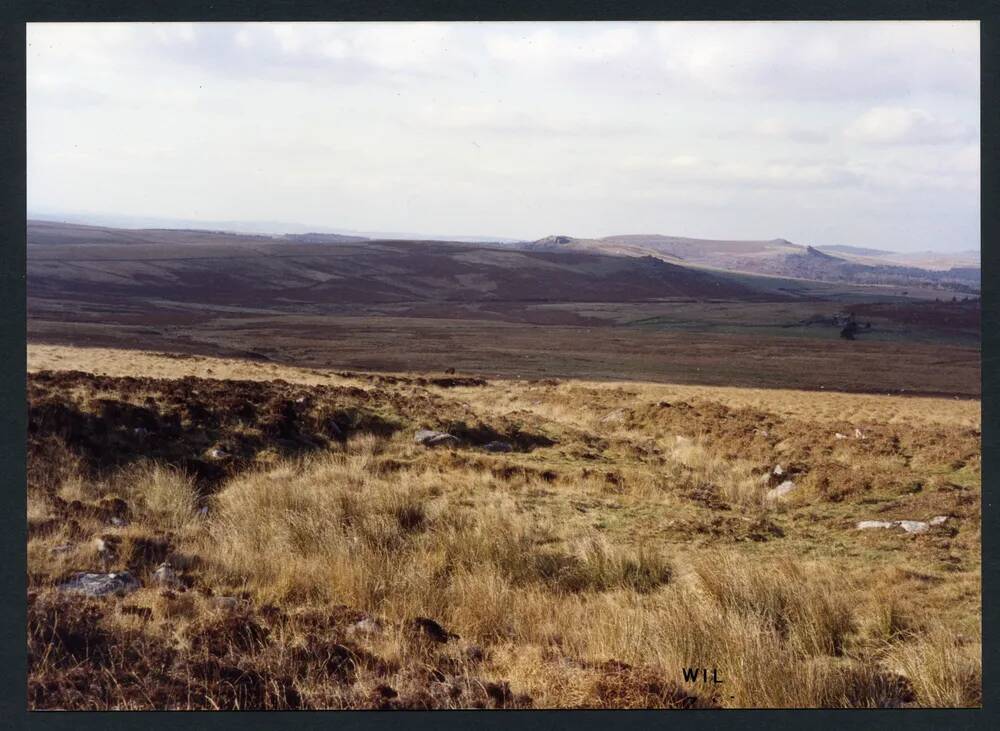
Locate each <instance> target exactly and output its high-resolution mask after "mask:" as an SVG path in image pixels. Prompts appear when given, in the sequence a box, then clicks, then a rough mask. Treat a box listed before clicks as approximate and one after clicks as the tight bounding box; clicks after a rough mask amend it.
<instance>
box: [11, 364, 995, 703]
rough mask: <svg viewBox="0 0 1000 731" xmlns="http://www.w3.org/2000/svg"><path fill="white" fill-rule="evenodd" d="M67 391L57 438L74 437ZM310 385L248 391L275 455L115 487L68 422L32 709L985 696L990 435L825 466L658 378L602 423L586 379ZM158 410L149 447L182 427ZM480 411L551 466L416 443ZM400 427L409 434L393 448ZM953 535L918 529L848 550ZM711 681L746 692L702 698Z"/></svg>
mask: <svg viewBox="0 0 1000 731" xmlns="http://www.w3.org/2000/svg"><path fill="white" fill-rule="evenodd" d="M74 378H76V379H77V380H76V381H74V384H75V385H74V388H80V383H83V382H84V381H81V380H80V377H79V376H75V377H74ZM48 383H49V386H48V387H47V391H46V396H45V398H46V403H48V404H49V406H47V407H46V408H47V409H48V411H47V412H46V413H48V414H65V413H70V412H69V411H67V410H65V409H64V410H62V411H60V409H59V407H58V404H59V400H58V398H59V396H58V393H57V390H58V388H57V386H58V379H53V378H50V379H49V381H48ZM115 383H116V382H115V381H114V380H113V379H107V378H105V379H103V380H102V381H101V382H100V388H101V389H102V390H101V395H102V399H101V400H100V409H102V410H103V411H102V412H101V413H132V412H129V411H128V409H124V407H119V406H115V405H114V404H113V403H109V401H113V399H112V398H111V396H113V395H114V394H113V393H109V392H108V389H109V388H111V387H113V386H114V385H115ZM136 383H137V382H134V381H133V382H129V383H128V384H127V385H128V387H129V388H132V389H136V388H139V386H141V383H140V384H139V386H137V385H136ZM53 384H55V385H53ZM193 385H194V384H193V383H191V382H186V383H185V384H184V385H183V389H191V388H192V387H193ZM217 385H218V384H214V385H213V387H217ZM362 385H364V384H362ZM297 387H298V386H297ZM157 388H161V389H169V388H172V387H171V386H169V384H166V385H165V384H162V383H161V384H159V385H158V386H157ZM178 388H180V387H178ZM288 388H289V386H288V384H287V383H286V384H279V385H278V386H277V387H276V390H275V391H274V392H272V391H271V390H269V389H270V387H269V386H267V384H264V385H261V386H259V387H258V388H257V390H256V391H254V393H255V394H256V396H257V397H258V398H259V399H260V400H261V403H265V404H268V405H269V408H270V409H271V411H269V412H268V414H269V415H268V416H267V419H272V417H273V419H274V420H275V421H274V423H273V424H272V423H271V421H268V422H267V423H266V424H264V425H263V426H259V425H252V424H251V425H246V427H245V428H247V429H249V430H250V431H252V432H253V434H255V435H258V436H259V438H260V439H264V438H265V436H266V435H267V434H271V433H272V432H273V434H274V435H275V436H273V437H267V438H272V439H273V440H274V443H275V445H276V446H275V447H274V448H273V449H272V448H271V447H270V446H267V450H265V451H268V458H267V459H253V458H252V455H251V454H250V452H247V453H246V454H244V455H236V454H235V450H234V452H233V456H231V457H229V458H228V459H229V461H226V459H223V458H220V459H218V460H217V462H219V463H220V464H216V463H214V462H212V463H206V462H205V460H206V457H205V456H204V453H203V452H204V449H205V447H204V446H203V444H202V442H199V441H198V440H199V439H200V437H199V432H198V429H200V428H201V427H200V425H199V424H200V422H199V421H198V419H199V418H204V414H203V413H202V412H199V411H197V410H191V413H187V412H184V414H185V416H184V418H183V419H181V420H180V421H171V422H170V428H171V429H174V430H176V429H180V430H181V432H182V433H183V434H182V436H183V439H182V441H183V440H187V441H188V442H190V443H191V444H192V445H197V447H198V452H197V453H196V454H193V455H191V456H190V457H189V458H188V457H184V455H181V457H184V459H187V460H188V461H184V459H181V460H179V461H170V460H164V459H150V458H145V457H142V455H141V454H137V455H132V454H131V453H130V454H129V455H128V456H129V458H128V459H127V460H119V461H122V463H121V464H118V463H117V462H115V461H114V460H117V459H119V457H121V455H119V456H117V457H115V456H114V455H113V454H112V452H111V450H106V451H95V446H96V447H98V448H101V447H102V443H101V442H100V439H101V434H102V433H103V432H99V431H95V432H93V433H91V432H87V431H86V429H89V428H90V426H89V425H92V424H100V423H101V422H100V419H101V418H104V417H101V416H100V415H99V414H98V415H97V416H95V415H94V414H89V412H87V413H84V412H85V408H86V406H85V405H86V404H87V403H90V402H89V401H87V399H85V398H84V399H79V398H78V396H79V394H78V393H77V392H74V394H76V395H74V396H73V398H78V400H77V402H76V403H77V404H78V406H79V408H78V409H77V410H78V411H80V413H81V414H83V415H82V416H81V417H80V418H79V419H76V417H73V419H76V420H68V421H67V420H64V421H63V422H59V423H61V424H63V425H64V427H65V429H66V430H68V431H66V432H65V433H64V434H63V436H58V435H56V436H53V435H51V434H45V433H43V431H44V430H43V431H42V432H36V433H33V434H32V435H31V438H32V440H33V441H32V444H33V447H32V451H31V455H32V456H31V459H32V461H33V463H34V464H33V465H32V469H31V470H30V480H29V513H28V524H29V541H28V557H29V583H30V597H29V628H28V649H29V660H30V668H31V671H30V681H29V701H30V703H31V705H32V707H34V708H75V709H83V708H90V709H106V708H131V709H139V708H241V709H294V708H468V707H474V708H526V707H536V708H549V707H594V708H608V707H613V708H628V707H663V708H706V707H726V708H730V707H900V706H907V707H909V706H949V707H951V706H968V705H978V704H980V703H981V682H982V681H981V657H980V655H981V644H980V643H981V640H980V634H979V622H978V611H979V583H978V578H979V564H978V558H977V556H978V548H979V541H980V532H979V530H978V519H979V506H978V495H979V492H978V489H979V488H978V481H979V476H978V472H977V469H978V462H977V461H975V460H970V459H967V450H968V444H967V441H968V440H967V439H966V437H965V436H962V435H959V436H957V437H954V436H953V438H952V441H950V442H948V440H947V437H946V436H944V435H942V438H941V439H940V440H937V441H935V440H932V439H929V438H926V435H923V434H915V433H914V432H912V431H907V430H906V429H905V428H903V427H900V426H898V425H896V424H895V422H892V423H889V422H886V423H884V424H874V423H873V421H872V412H869V411H865V412H864V413H863V416H864V418H865V419H866V421H865V422H864V424H865V429H866V432H865V436H866V439H861V438H860V437H858V438H854V439H853V441H852V440H845V439H836V438H835V437H834V436H833V434H830V435H828V436H827V437H824V438H826V439H827V441H828V444H827V446H826V447H825V448H824V450H817V449H815V448H814V447H813V446H811V442H810V440H815V439H816V438H818V437H817V432H816V431H815V430H814V431H813V432H810V433H808V434H806V436H805V437H803V438H802V439H801V440H799V439H798V437H797V436H796V435H795V433H794V429H793V428H792V427H791V426H788V424H787V423H786V421H785V419H786V418H791V417H790V416H788V413H785V412H783V413H777V412H775V413H769V412H768V413H765V412H762V411H761V410H760V409H759V408H756V407H754V408H751V407H750V406H749V405H744V406H740V408H738V409H730V408H729V407H728V406H725V404H722V403H721V401H720V403H719V404H718V405H716V406H711V405H709V406H705V405H703V404H701V403H700V402H699V403H697V404H695V405H693V406H690V405H679V404H677V403H670V405H669V406H664V405H663V403H662V402H663V401H664V399H662V398H661V399H659V400H652V399H650V397H649V396H650V394H649V393H648V387H646V386H639V385H635V386H634V387H630V388H628V389H625V388H623V387H618V388H617V389H616V390H612V389H609V390H608V394H607V397H608V399H609V400H607V401H604V400H602V399H604V398H605V394H604V392H603V390H604V389H603V387H601V388H598V387H587V388H584V387H583V386H572V387H567V386H564V385H560V384H555V385H550V384H542V385H530V384H528V385H519V386H517V387H511V388H509V389H490V388H487V387H484V386H476V387H472V386H469V387H456V388H454V389H453V394H452V395H450V396H448V397H447V398H445V397H444V396H441V395H440V393H438V392H436V391H431V390H428V388H425V387H424V386H420V385H413V384H412V383H411V382H409V381H400V382H399V383H397V384H395V385H392V388H391V389H390V388H389V387H387V386H384V385H380V386H379V388H381V389H388V390H383V391H378V392H374V391H371V392H369V391H364V389H363V388H362V387H361V386H359V385H357V384H352V383H350V382H347V381H346V380H345V379H340V382H338V388H340V389H341V391H337V392H332V391H324V392H322V394H323V395H319V392H317V393H316V394H313V393H311V392H306V393H303V394H301V395H300V394H298V392H290V391H288ZM303 388H304V386H303ZM184 392H185V393H186V391H184ZM331 394H332V395H331ZM338 394H346V395H345V396H344V397H345V398H350V399H352V400H353V401H352V403H353V402H355V401H356V402H358V403H362V404H363V410H361V411H358V412H357V413H363V414H378V415H379V417H378V419H374V418H370V419H369V420H368V421H358V422H357V423H354V422H350V423H348V421H343V420H342V426H338V427H337V428H338V430H339V431H338V434H337V436H336V438H330V439H329V440H327V441H324V442H320V441H318V440H315V439H314V438H313V436H311V435H312V434H318V433H320V432H319V431H318V430H320V429H321V428H322V427H324V424H326V422H322V421H317V420H316V419H318V417H316V418H314V416H313V415H315V414H337V413H341V411H342V410H341V409H339V406H338V403H337V402H336V398H340V396H338ZM373 394H374V395H373ZM119 395H120V396H121V397H122V398H126V397H128V398H132V400H133V401H139V402H141V403H145V401H144V400H143V398H140V397H139V396H141V393H140V394H139V396H136V395H135V394H134V393H132V394H131V395H129V394H126V393H122V394H119ZM67 398H69V397H68V396H67ZM300 398H304V400H303V401H301V402H300V401H299V400H298V399H300ZM720 398H722V397H721V396H720ZM726 398H735V397H730V396H727V397H726ZM747 398H749V397H747ZM817 398H818V399H822V398H824V397H823V396H821V395H820V396H817ZM310 399H313V400H310ZM324 399H333V401H331V402H329V403H327V402H326V401H324ZM448 399H450V400H448ZM94 402H95V403H97V401H96V400H95V401H94ZM536 402H537V403H536ZM865 403H867V402H865ZM532 404H535V405H533V406H532ZM594 404H597V405H596V406H595V405H594ZM824 404H825V402H824ZM522 405H528V406H531V408H530V409H529V408H525V409H524V410H523V424H522V425H521V426H523V429H521V430H518V429H519V426H518V423H517V419H518V418H521V417H515V416H512V415H511V414H515V413H521V412H517V411H515V409H516V408H519V407H520V406H522ZM238 406H239V405H238V404H236V405H235V406H234V408H236V407H238ZM612 406H614V409H612ZM786 406H787V409H788V410H791V409H792V405H791V404H787V405H786ZM143 408H148V409H149V410H150V416H149V418H148V421H147V422H145V423H147V424H148V427H144V428H147V430H148V431H149V432H150V434H148V435H146V436H144V437H143V438H144V439H146V440H149V441H155V440H156V439H157V438H158V437H157V436H156V431H155V429H156V425H157V424H158V423H160V422H158V421H157V419H160V417H159V416H157V414H156V413H154V412H155V409H154V408H153V407H152V406H144V407H143ZM171 408H172V409H175V412H176V413H180V411H179V409H181V407H180V406H178V404H177V403H175V404H173V405H172V406H171ZM296 408H301V409H303V411H302V414H305V415H307V416H308V417H309V418H308V419H306V418H305V417H304V416H301V415H300V416H296V417H295V419H293V418H292V416H288V415H294V414H296V413H298V412H296V411H295V409H296ZM359 408H360V407H359ZM824 408H825V407H824ZM907 408H908V407H907ZM421 409H424V410H426V409H431V410H432V413H431V414H430V415H423V416H421V417H420V419H416V418H415V417H414V414H422V413H423V412H421ZM81 410H82V411H81ZM435 410H436V411H435ZM438 412H440V413H438ZM73 413H76V412H73ZM95 413H96V412H95ZM144 413H145V412H144ZM352 413H353V412H352ZM609 413H610V414H612V415H613V416H614V419H613V420H610V421H602V420H603V419H606V417H607V415H608V414H609ZM88 414H89V415H88ZM456 414H463V415H464V416H463V417H462V418H463V423H475V424H483V425H484V426H482V427H477V429H481V430H482V431H483V433H484V434H487V433H488V434H489V436H490V438H491V439H493V438H494V436H495V435H496V434H514V433H517V434H536V435H537V434H545V435H548V436H546V440H547V441H545V442H543V441H541V440H535V441H533V442H532V443H530V444H528V443H527V442H520V443H516V444H512V450H511V451H509V452H504V453H493V452H490V451H488V450H486V449H484V448H483V447H482V445H480V444H478V443H477V442H476V441H474V440H472V439H471V437H470V438H469V440H468V441H466V442H462V443H461V444H459V445H457V446H453V447H445V448H439V449H428V448H425V447H422V446H419V445H416V444H414V442H413V441H412V430H413V429H415V428H417V427H418V426H420V425H422V423H423V422H425V421H427V419H429V418H431V417H434V419H436V420H437V422H438V423H457V417H456V416H455V415H456ZM286 416H287V418H286ZM279 417H280V419H279ZM143 418H146V417H143ZM240 418H241V419H243V420H246V419H249V418H250V415H244V416H241V417H240ZM408 419H410V421H407V420H408ZM384 423H392V424H394V425H397V426H394V427H393V429H392V430H388V429H370V428H369V427H371V425H372V424H375V425H378V424H384ZM352 424H353V426H352ZM491 424H492V425H496V424H502V425H503V428H502V429H501V428H499V427H494V426H490V425H491ZM665 424H666V425H667V426H664V425H665ZM297 425H306V426H309V428H310V429H312V430H313V431H310V432H309V434H307V435H305V436H303V435H302V434H301V433H298V432H295V428H298V426H297ZM400 425H402V426H400ZM407 425H408V426H407ZM511 425H513V426H511ZM515 427H517V428H515ZM241 428H243V427H241ZM837 428H842V427H839V426H838V427H834V429H837ZM39 429H41V427H39ZM765 432H766V435H765V434H764V433H765ZM476 433H477V434H478V433H479V432H476ZM260 435H265V436H260ZM852 435H853V432H852ZM869 435H874V436H871V437H870V439H869V438H867V437H868V436H869ZM258 436H255V437H254V438H255V439H256V438H258ZM678 436H681V437H683V438H682V439H677V437H678ZM74 438H75V439H77V440H78V441H76V442H73V439H74ZM128 438H130V437H128ZM296 438H297V439H299V440H300V441H299V443H298V446H297V447H296V448H295V449H294V450H293V449H290V448H287V447H286V445H287V443H288V442H289V441H291V440H293V439H296ZM60 440H62V441H60ZM235 443H239V442H238V440H236V442H235ZM74 444H76V445H77V446H76V448H75V449H74V447H73V445H74ZM254 444H256V442H255V443H254ZM942 444H945V446H944V447H942ZM948 444H950V445H951V446H950V447H948V446H947V445H948ZM81 445H82V446H81ZM83 447H87V449H90V450H91V451H89V452H88V451H87V449H83ZM161 449H162V451H163V453H169V454H174V451H171V450H173V449H175V448H174V447H170V448H169V449H168V447H166V446H163V445H161ZM894 450H895V451H894ZM904 450H913V454H912V455H910V454H909V453H905V452H904ZM734 454H736V455H737V456H733V455H734ZM88 455H90V458H91V459H90V461H89V462H88ZM95 455H96V456H95ZM247 455H249V456H247ZM910 456H912V457H913V459H910ZM111 457H114V459H112V458H111ZM133 457H134V458H133ZM916 457H920V459H921V460H923V461H922V462H921V461H918V460H917V459H916ZM238 460H239V461H238ZM959 461H960V462H961V463H962V464H961V466H960V467H949V465H950V464H952V463H955V464H957V463H958V462H959ZM776 464H782V465H784V469H785V470H786V471H787V475H786V476H783V477H782V478H781V479H791V480H793V481H795V482H796V484H797V487H796V491H795V492H793V493H792V494H790V496H789V497H788V498H787V499H782V500H780V501H774V500H771V499H769V498H768V497H767V491H768V490H769V489H770V488H771V486H772V485H773V484H774V483H775V480H774V479H773V476H771V475H770V473H771V470H772V469H773V467H774V465H776ZM914 464H927V465H933V468H930V467H928V468H927V470H926V471H925V472H916V471H914V470H915V468H914V467H913V465H914ZM921 469H923V468H921ZM908 470H909V471H910V472H908ZM911 472H912V474H911ZM853 477H858V478H859V479H860V478H863V479H864V482H863V483H858V482H854V481H852V478H853ZM918 482H919V483H920V485H921V488H920V489H916V488H913V487H912V486H913V485H914V484H916V483H918ZM939 514H940V515H947V516H949V517H948V521H947V522H946V523H945V524H943V525H940V526H935V527H934V528H933V529H931V530H928V531H927V532H926V533H923V534H919V535H908V534H905V533H903V532H902V531H889V530H884V531H871V532H865V531H857V530H856V529H855V528H854V523H855V521H856V520H860V519H868V518H878V519H882V518H886V519H898V518H914V519H926V518H928V517H930V516H931V515H939ZM164 563H166V564H168V565H169V566H170V567H171V571H172V572H173V574H172V575H170V577H169V578H168V579H163V575H162V573H160V574H158V573H157V571H158V569H159V567H161V566H162V565H163V564H164ZM78 571H116V572H120V571H129V572H130V573H131V574H132V575H134V576H135V577H136V578H137V579H138V580H139V581H140V582H141V585H142V586H141V588H139V589H138V590H136V591H133V592H130V593H128V594H127V595H124V596H107V597H101V598H92V599H88V598H82V597H79V596H78V595H73V594H69V593H67V592H65V591H62V590H60V589H59V588H58V587H59V585H60V583H61V582H63V581H64V580H65V579H66V578H67V577H69V576H71V575H72V574H74V573H75V572H78ZM930 617H933V618H934V619H933V621H931V620H930V619H928V618H930ZM703 668H704V669H707V670H708V673H709V675H711V672H712V670H713V669H714V670H715V671H716V673H717V676H718V677H719V678H720V679H721V680H723V683H722V684H721V685H715V684H714V683H711V682H708V683H705V682H702V681H701V680H698V679H694V678H692V677H691V675H690V671H691V670H693V669H699V670H700V669H703ZM685 669H688V671H689V672H688V676H685Z"/></svg>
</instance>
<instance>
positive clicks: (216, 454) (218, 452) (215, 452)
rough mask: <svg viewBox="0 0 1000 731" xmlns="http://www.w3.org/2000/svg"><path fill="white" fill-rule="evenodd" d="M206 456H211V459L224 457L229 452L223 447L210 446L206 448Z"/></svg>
mask: <svg viewBox="0 0 1000 731" xmlns="http://www.w3.org/2000/svg"><path fill="white" fill-rule="evenodd" d="M208 456H209V457H211V458H212V459H225V458H226V457H228V456H229V453H228V452H226V450H224V449H220V448H219V447H212V448H211V449H210V450H208Z"/></svg>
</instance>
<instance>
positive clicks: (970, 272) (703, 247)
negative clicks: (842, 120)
mask: <svg viewBox="0 0 1000 731" xmlns="http://www.w3.org/2000/svg"><path fill="white" fill-rule="evenodd" d="M522 248H524V249H526V250H528V251H547V252H557V251H577V252H589V253H592V254H605V255H614V256H654V257H657V258H660V259H662V260H664V261H668V262H671V263H676V264H684V265H687V266H693V267H700V268H707V269H716V270H724V271H731V272H744V273H749V274H764V275H769V276H777V277H791V278H796V279H809V280H815V281H822V282H843V283H850V284H865V285H868V284H878V285H896V286H931V287H935V286H937V287H941V288H947V289H949V290H953V291H957V292H964V293H976V292H978V291H979V288H980V279H981V272H980V270H979V268H978V267H973V266H968V263H969V257H967V256H966V257H964V258H962V259H956V263H961V264H963V265H962V266H951V267H942V266H940V265H938V266H933V265H928V266H923V265H922V264H923V263H926V261H927V260H928V256H927V255H926V254H923V255H913V257H912V259H908V258H907V257H909V256H910V255H906V254H895V253H892V252H883V251H881V250H876V249H855V248H854V247H847V246H839V247H823V248H817V247H812V246H802V245H799V244H794V243H792V242H791V241H787V240H785V239H772V240H768V241H739V240H725V241H723V240H710V239H692V238H682V237H676V236H660V235H623V236H606V237H604V238H600V239H578V238H573V237H571V236H548V237H546V238H543V239H539V240H538V241H533V242H531V243H528V244H524V245H523V246H522ZM936 261H937V262H939V264H940V262H945V260H944V259H940V258H939V259H938V260H936Z"/></svg>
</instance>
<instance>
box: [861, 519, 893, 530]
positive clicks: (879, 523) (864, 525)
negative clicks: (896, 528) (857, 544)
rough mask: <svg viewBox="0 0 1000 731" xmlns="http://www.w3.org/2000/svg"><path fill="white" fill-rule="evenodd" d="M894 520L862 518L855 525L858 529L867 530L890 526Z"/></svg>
mask: <svg viewBox="0 0 1000 731" xmlns="http://www.w3.org/2000/svg"><path fill="white" fill-rule="evenodd" d="M893 525H895V521H894V520H862V521H861V522H860V523H858V525H857V529H858V530H869V529H871V528H892V526H893Z"/></svg>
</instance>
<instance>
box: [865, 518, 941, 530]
mask: <svg viewBox="0 0 1000 731" xmlns="http://www.w3.org/2000/svg"><path fill="white" fill-rule="evenodd" d="M946 520H948V516H947V515H937V516H935V517H933V518H931V519H930V520H929V521H923V520H862V521H861V522H860V523H858V524H857V529H858V530H868V529H871V528H902V529H903V530H904V531H906V532H907V533H914V534H919V533H926V532H927V531H928V530H930V527H931V526H932V525H941V524H942V523H944V522H945V521H946Z"/></svg>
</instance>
